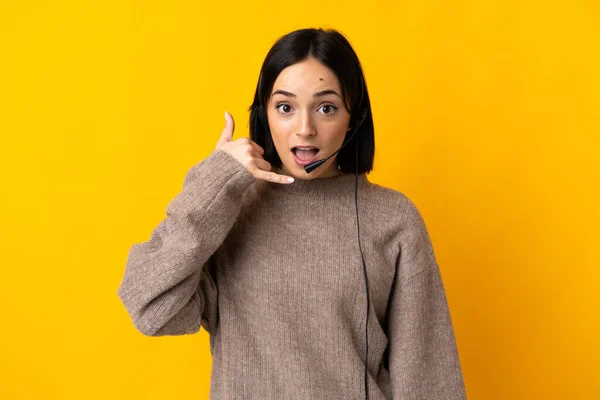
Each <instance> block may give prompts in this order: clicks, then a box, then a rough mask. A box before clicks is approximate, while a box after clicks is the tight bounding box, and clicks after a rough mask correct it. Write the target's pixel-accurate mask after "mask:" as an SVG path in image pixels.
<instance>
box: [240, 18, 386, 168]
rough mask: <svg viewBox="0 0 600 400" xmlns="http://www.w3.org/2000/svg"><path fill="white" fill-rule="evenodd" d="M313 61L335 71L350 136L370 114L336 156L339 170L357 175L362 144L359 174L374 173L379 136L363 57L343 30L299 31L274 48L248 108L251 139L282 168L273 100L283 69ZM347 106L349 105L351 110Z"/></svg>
mask: <svg viewBox="0 0 600 400" xmlns="http://www.w3.org/2000/svg"><path fill="white" fill-rule="evenodd" d="M311 57H312V58H315V59H316V60H318V61H319V62H321V63H322V64H323V65H325V66H326V67H328V68H329V69H331V70H332V71H333V72H334V73H335V74H336V76H337V78H338V80H339V81H340V85H341V88H342V92H343V97H344V98H343V102H344V106H345V107H346V109H347V110H348V112H349V113H350V127H351V128H352V129H351V130H350V131H348V132H346V137H347V136H348V135H351V134H352V133H353V132H354V127H355V126H356V123H357V119H358V118H359V116H360V115H361V114H362V113H363V112H366V116H365V117H366V118H365V120H364V122H363V123H362V124H361V125H360V127H359V128H358V131H357V132H356V134H355V135H354V136H353V137H352V139H351V140H350V141H349V142H348V144H346V145H345V146H344V147H343V148H342V149H341V150H340V151H339V152H338V153H337V165H338V167H339V169H340V170H341V171H342V172H344V173H356V167H357V166H356V147H355V146H357V145H358V146H359V147H358V173H359V174H362V173H365V172H370V171H371V170H372V169H373V158H374V155H375V132H374V127H373V116H372V114H371V104H370V100H369V92H368V91H367V85H366V82H365V79H364V75H363V72H362V68H361V65H360V61H359V60H358V56H357V55H356V53H355V52H354V50H353V49H352V46H351V45H350V42H349V41H348V40H347V39H346V38H345V37H344V36H343V35H342V34H341V33H340V32H338V31H336V30H333V29H328V30H323V29H321V28H318V29H315V28H308V29H300V30H296V31H293V32H290V33H288V34H286V35H284V36H282V37H280V38H279V39H278V40H277V41H276V43H275V44H274V45H273V46H272V47H271V49H270V50H269V52H268V54H267V56H266V57H265V60H264V62H263V65H262V68H261V71H260V77H259V80H258V84H257V86H256V92H255V94H254V102H253V103H252V105H251V106H250V108H249V109H248V111H250V123H249V124H250V139H251V140H252V141H254V142H256V143H257V144H258V145H259V146H261V147H262V148H263V149H264V150H265V153H264V154H263V158H264V159H265V160H267V161H268V162H269V163H271V165H272V166H273V167H281V166H282V163H281V159H280V158H279V155H278V154H277V150H276V149H275V145H274V144H273V138H272V137H271V131H270V129H269V125H268V122H267V118H266V107H267V103H268V99H269V96H270V93H271V91H272V89H273V85H274V83H275V80H276V79H277V76H278V75H279V74H280V73H281V71H282V70H283V69H285V68H287V67H289V66H290V65H293V64H296V63H298V62H301V61H304V60H306V59H307V58H311ZM361 86H362V87H361ZM361 93H362V96H363V97H362V103H361V104H358V103H359V102H360V101H361ZM348 102H349V103H350V107H348ZM351 108H352V109H353V111H351ZM359 108H360V109H359ZM365 110H366V111H365ZM261 114H262V116H261ZM344 140H346V138H345V139H344ZM326 156H327V155H326Z"/></svg>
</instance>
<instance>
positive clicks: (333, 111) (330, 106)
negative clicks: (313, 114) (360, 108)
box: [321, 104, 338, 115]
mask: <svg viewBox="0 0 600 400" xmlns="http://www.w3.org/2000/svg"><path fill="white" fill-rule="evenodd" d="M325 107H328V108H327V109H328V110H331V111H330V112H326V113H325V114H326V115H331V114H333V113H335V111H336V110H337V109H338V108H337V107H336V106H334V105H333V104H323V106H321V108H323V109H324V108H325Z"/></svg>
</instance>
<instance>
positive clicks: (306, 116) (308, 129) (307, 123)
mask: <svg viewBox="0 0 600 400" xmlns="http://www.w3.org/2000/svg"><path fill="white" fill-rule="evenodd" d="M315 133H316V132H315V127H314V125H313V121H312V118H311V115H310V111H305V112H303V113H301V114H300V127H299V129H298V133H297V135H298V136H314V135H315Z"/></svg>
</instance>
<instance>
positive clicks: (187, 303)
mask: <svg viewBox="0 0 600 400" xmlns="http://www.w3.org/2000/svg"><path fill="white" fill-rule="evenodd" d="M253 181H254V176H253V175H252V174H251V173H250V172H249V171H248V170H247V169H246V168H245V167H244V166H243V165H242V164H241V163H240V162H239V161H237V160H236V159H235V158H233V157H232V156H230V155H229V154H228V153H226V152H224V151H222V150H214V151H213V152H212V153H211V154H210V155H209V156H208V157H206V158H205V159H204V160H202V161H201V162H200V163H198V164H196V165H195V166H193V167H192V168H191V169H190V170H189V171H188V173H187V175H186V177H185V179H184V183H183V190H182V191H181V192H180V193H179V194H178V195H177V196H175V197H174V198H173V199H172V200H171V201H170V202H169V204H168V205H167V207H166V217H165V219H163V220H162V221H161V222H160V224H158V226H157V227H156V228H155V229H154V231H153V232H152V234H151V236H150V238H149V240H148V241H146V242H143V243H137V244H134V245H133V246H132V247H131V248H130V250H129V253H128V257H127V262H126V266H125V272H124V276H123V278H122V281H121V283H120V286H119V288H118V290H117V294H118V296H119V298H120V300H121V302H122V303H123V305H124V306H125V308H126V310H127V312H128V314H129V316H130V317H131V320H132V322H133V324H134V326H135V327H136V328H137V329H138V330H139V331H140V332H141V333H143V334H144V335H147V336H163V335H183V334H191V333H195V332H198V331H199V330H200V327H201V326H203V327H204V329H205V330H206V331H207V332H209V333H210V334H212V333H213V332H214V331H215V330H216V328H217V324H218V321H217V286H216V282H215V278H214V276H215V273H214V271H215V267H216V262H215V259H214V254H215V252H216V250H217V249H218V248H219V246H220V245H221V244H222V243H223V241H224V240H225V238H226V237H227V234H228V233H229V231H230V229H231V228H232V227H233V224H234V223H235V220H236V218H237V216H238V215H239V212H240V209H241V198H242V194H243V193H244V191H245V190H246V189H247V188H248V187H249V186H250V185H251V184H252V182H253Z"/></svg>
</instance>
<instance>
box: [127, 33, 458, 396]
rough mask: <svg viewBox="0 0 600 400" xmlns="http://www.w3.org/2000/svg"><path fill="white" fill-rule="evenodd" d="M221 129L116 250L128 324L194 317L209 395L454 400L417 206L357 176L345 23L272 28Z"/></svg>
mask: <svg viewBox="0 0 600 400" xmlns="http://www.w3.org/2000/svg"><path fill="white" fill-rule="evenodd" d="M233 131H234V121H233V118H232V116H231V115H229V114H228V113H226V124H225V128H224V130H223V132H222V134H221V137H220V138H219V140H218V142H217V145H216V148H215V150H214V151H213V152H212V153H211V154H210V155H209V156H208V157H207V158H205V159H204V160H202V161H201V162H200V163H198V164H197V165H195V166H193V167H192V168H191V169H190V171H189V172H188V174H187V175H186V177H185V180H184V185H183V190H182V191H181V193H180V194H178V195H177V196H176V197H175V198H174V199H173V200H172V201H171V202H170V203H169V204H168V205H167V208H166V218H165V219H164V220H163V221H162V222H161V223H160V224H159V225H158V226H157V227H156V228H155V230H154V231H153V233H152V235H151V237H150V239H149V240H148V241H147V242H144V243H139V244H134V245H133V246H132V248H131V250H130V252H129V256H128V260H127V265H126V269H125V274H124V277H123V280H122V282H121V285H120V287H119V290H118V295H119V298H120V299H121V301H122V302H123V304H124V306H125V308H126V309H127V311H128V313H129V315H130V316H131V319H132V321H133V323H134V325H135V326H136V328H137V329H138V330H139V331H140V332H142V333H143V334H145V335H150V336H161V335H183V334H191V333H195V332H198V331H199V330H200V328H201V327H203V328H204V329H205V330H206V331H207V332H208V333H209V334H210V349H211V354H212V357H213V364H212V374H211V388H210V398H211V399H214V400H217V399H261V400H262V399H273V400H275V399H277V400H279V399H329V400H331V399H340V400H341V399H344V400H347V399H359V398H363V397H365V398H367V396H368V398H370V399H373V400H375V399H394V400H396V399H397V400H399V399H431V400H434V399H435V400H441V399H443V400H454V399H464V398H465V397H466V396H465V388H464V382H463V376H462V371H461V366H460V362H459V356H458V351H457V347H456V342H455V336H454V330H453V326H452V322H451V318H450V313H449V309H448V305H447V301H446V295H445V291H444V286H443V283H442V280H441V275H440V271H439V268H438V265H437V262H436V259H435V256H434V252H433V248H432V245H431V241H430V239H429V235H428V233H427V229H426V227H425V224H424V221H423V218H422V217H421V215H420V213H419V211H418V209H417V207H416V206H415V205H414V204H413V202H412V201H411V200H410V199H408V198H407V197H406V196H405V195H404V194H402V193H401V192H398V191H395V190H392V189H390V188H385V187H382V186H379V185H376V184H374V183H371V182H369V181H368V179H367V177H366V173H367V172H370V171H371V170H372V168H373V157H374V151H375V145H374V128H373V119H372V115H371V113H370V102H369V95H368V91H367V89H366V84H365V82H364V76H363V72H362V68H361V66H360V62H359V60H358V58H357V56H356V54H355V52H354V50H353V49H352V47H351V45H350V43H349V42H348V41H347V40H346V39H345V37H344V36H343V35H342V34H340V33H339V32H337V31H335V30H327V31H325V30H322V29H302V30H298V31H294V32H291V33H289V34H287V35H285V36H283V37H281V38H280V39H279V40H278V41H277V42H276V43H275V45H274V46H273V47H272V48H271V50H270V51H269V53H268V54H267V56H266V58H265V61H264V63H263V66H262V69H261V72H260V77H259V82H258V85H257V89H256V94H255V96H254V102H253V104H252V105H251V107H250V134H251V138H250V139H248V138H240V139H237V140H233V139H232V136H233ZM340 148H341V149H340ZM338 150H339V151H338ZM332 155H333V156H332ZM330 156H331V157H330ZM328 157H329V158H328ZM316 160H326V161H325V162H324V163H322V164H321V165H320V166H318V167H317V168H315V169H314V170H310V168H307V167H308V166H307V164H309V163H311V162H314V161H316ZM308 170H310V172H307V171H308ZM288 178H293V182H289V181H288ZM357 232H358V238H357ZM365 283H367V287H365ZM367 299H368V300H367Z"/></svg>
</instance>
